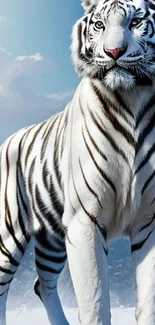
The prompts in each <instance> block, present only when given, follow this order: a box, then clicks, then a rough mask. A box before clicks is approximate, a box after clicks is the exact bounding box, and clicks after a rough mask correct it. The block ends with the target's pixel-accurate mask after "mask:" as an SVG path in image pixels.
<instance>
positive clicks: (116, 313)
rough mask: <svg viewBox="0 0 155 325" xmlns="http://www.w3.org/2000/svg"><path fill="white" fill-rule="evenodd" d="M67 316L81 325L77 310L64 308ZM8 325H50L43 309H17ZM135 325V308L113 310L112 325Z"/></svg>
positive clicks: (11, 314) (10, 314)
mask: <svg viewBox="0 0 155 325" xmlns="http://www.w3.org/2000/svg"><path fill="white" fill-rule="evenodd" d="M64 311H65V314H66V316H67V318H68V321H69V323H70V325H79V324H80V323H79V322H78V316H77V309H76V308H64ZM7 320H8V325H21V324H22V325H27V324H29V325H35V324H37V325H44V324H45V325H47V324H49V322H48V319H47V316H46V313H45V310H44V309H43V308H42V307H41V308H34V309H31V310H26V308H24V307H23V309H20V310H18V309H16V310H15V311H11V312H8V315H7ZM119 324H123V325H131V324H132V325H135V324H136V322H135V319H134V309H133V308H113V309H112V325H119Z"/></svg>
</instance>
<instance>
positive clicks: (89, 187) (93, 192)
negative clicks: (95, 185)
mask: <svg viewBox="0 0 155 325" xmlns="http://www.w3.org/2000/svg"><path fill="white" fill-rule="evenodd" d="M79 165H80V169H81V173H82V176H83V179H84V181H85V184H86V186H87V188H88V189H89V191H90V192H91V193H92V194H93V195H94V196H95V197H96V199H97V201H98V203H99V205H100V207H101V209H103V206H102V204H101V202H100V200H99V198H98V195H97V194H96V192H95V191H94V190H93V189H92V187H91V186H90V185H89V183H88V181H87V180H86V176H85V174H84V171H83V168H82V164H81V161H80V158H79Z"/></svg>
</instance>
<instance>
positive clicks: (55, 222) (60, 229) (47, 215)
mask: <svg viewBox="0 0 155 325" xmlns="http://www.w3.org/2000/svg"><path fill="white" fill-rule="evenodd" d="M35 198H36V202H37V205H38V208H39V211H40V213H41V214H42V216H43V218H44V219H45V220H47V221H48V222H49V223H50V225H51V228H52V230H53V231H54V232H55V233H56V234H57V235H59V236H61V238H62V239H64V238H65V227H64V226H63V225H62V223H61V221H60V220H59V219H58V217H59V218H60V215H59V214H58V215H56V216H55V217H54V216H53V214H52V212H51V211H49V210H48V207H47V206H46V205H45V204H44V202H43V200H42V196H41V193H40V191H39V188H38V185H36V186H35Z"/></svg>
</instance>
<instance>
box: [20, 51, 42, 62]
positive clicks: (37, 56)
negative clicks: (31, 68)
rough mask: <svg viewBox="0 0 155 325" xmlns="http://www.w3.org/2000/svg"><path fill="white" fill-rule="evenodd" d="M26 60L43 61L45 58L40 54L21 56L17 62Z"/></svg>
mask: <svg viewBox="0 0 155 325" xmlns="http://www.w3.org/2000/svg"><path fill="white" fill-rule="evenodd" d="M24 60H33V61H42V60H43V56H42V55H41V54H40V53H36V54H31V55H20V56H17V57H16V58H15V61H24Z"/></svg>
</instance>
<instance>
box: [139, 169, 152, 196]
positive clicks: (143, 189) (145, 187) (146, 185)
mask: <svg viewBox="0 0 155 325" xmlns="http://www.w3.org/2000/svg"><path fill="white" fill-rule="evenodd" d="M154 176H155V170H154V171H153V172H152V174H151V175H150V177H149V178H148V179H147V181H146V182H145V184H144V186H143V188H142V191H141V194H142V195H143V193H144V191H145V190H146V189H147V187H148V185H149V183H150V182H151V181H152V179H153V178H154Z"/></svg>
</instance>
